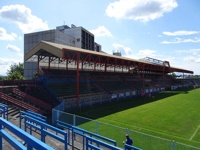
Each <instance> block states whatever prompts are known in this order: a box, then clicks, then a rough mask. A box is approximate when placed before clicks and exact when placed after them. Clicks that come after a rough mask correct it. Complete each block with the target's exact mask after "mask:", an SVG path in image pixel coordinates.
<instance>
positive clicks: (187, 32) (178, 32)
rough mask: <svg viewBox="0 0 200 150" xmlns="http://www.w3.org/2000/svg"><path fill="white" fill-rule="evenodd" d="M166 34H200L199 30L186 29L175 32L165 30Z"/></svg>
mask: <svg viewBox="0 0 200 150" xmlns="http://www.w3.org/2000/svg"><path fill="white" fill-rule="evenodd" d="M163 34H164V35H167V36H183V35H194V34H199V32H198V31H185V30H181V31H175V32H167V31H165V32H163Z"/></svg>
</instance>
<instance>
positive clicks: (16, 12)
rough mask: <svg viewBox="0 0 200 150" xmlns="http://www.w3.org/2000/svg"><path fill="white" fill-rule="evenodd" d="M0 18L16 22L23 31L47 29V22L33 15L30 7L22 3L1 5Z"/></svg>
mask: <svg viewBox="0 0 200 150" xmlns="http://www.w3.org/2000/svg"><path fill="white" fill-rule="evenodd" d="M0 18H1V19H3V20H6V21H10V22H13V23H16V24H17V25H18V27H19V29H20V30H21V31H22V32H23V33H28V32H33V31H37V30H42V29H44V30H45V29H48V24H47V22H43V20H42V19H40V18H38V17H37V16H34V15H33V14H32V12H31V9H30V8H28V7H26V6H24V5H9V6H3V7H2V8H1V9H0Z"/></svg>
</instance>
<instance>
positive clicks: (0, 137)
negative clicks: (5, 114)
mask: <svg viewBox="0 0 200 150" xmlns="http://www.w3.org/2000/svg"><path fill="white" fill-rule="evenodd" d="M1 130H2V125H1V124H0V131H1ZM2 140H3V137H2V136H0V149H2V148H3V143H2Z"/></svg>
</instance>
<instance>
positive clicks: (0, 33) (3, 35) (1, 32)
mask: <svg viewBox="0 0 200 150" xmlns="http://www.w3.org/2000/svg"><path fill="white" fill-rule="evenodd" d="M15 38H17V34H15V33H11V34H8V33H7V32H6V29H4V28H2V27H0V40H8V41H13V40H15Z"/></svg>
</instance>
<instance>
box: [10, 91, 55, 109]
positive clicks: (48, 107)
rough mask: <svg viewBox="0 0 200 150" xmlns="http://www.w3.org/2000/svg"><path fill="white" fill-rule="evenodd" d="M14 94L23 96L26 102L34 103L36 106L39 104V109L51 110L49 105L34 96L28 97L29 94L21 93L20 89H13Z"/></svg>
mask: <svg viewBox="0 0 200 150" xmlns="http://www.w3.org/2000/svg"><path fill="white" fill-rule="evenodd" d="M12 91H13V93H15V94H17V95H19V96H22V97H23V98H26V100H28V101H29V102H32V103H34V104H37V105H38V106H39V107H43V108H45V109H48V110H51V105H50V104H48V103H45V102H43V101H41V100H39V99H37V98H35V97H33V96H30V95H28V94H27V93H24V92H22V91H20V90H19V89H16V88H13V90H12Z"/></svg>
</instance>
